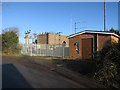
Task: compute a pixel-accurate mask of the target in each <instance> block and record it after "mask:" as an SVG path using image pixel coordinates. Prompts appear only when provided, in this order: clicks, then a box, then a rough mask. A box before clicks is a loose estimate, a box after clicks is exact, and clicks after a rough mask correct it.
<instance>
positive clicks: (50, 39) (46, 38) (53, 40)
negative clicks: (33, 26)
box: [37, 33, 69, 45]
mask: <svg viewBox="0 0 120 90" xmlns="http://www.w3.org/2000/svg"><path fill="white" fill-rule="evenodd" d="M66 37H67V36H64V35H60V44H62V43H63V42H64V41H65V42H66V44H68V45H69V40H68V38H66ZM37 43H38V44H59V35H56V34H51V33H45V34H40V35H38V36H37Z"/></svg>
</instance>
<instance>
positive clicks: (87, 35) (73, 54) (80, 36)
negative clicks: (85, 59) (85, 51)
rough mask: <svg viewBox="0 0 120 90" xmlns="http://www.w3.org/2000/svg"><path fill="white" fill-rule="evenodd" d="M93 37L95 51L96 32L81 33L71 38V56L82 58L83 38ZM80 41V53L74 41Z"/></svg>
mask: <svg viewBox="0 0 120 90" xmlns="http://www.w3.org/2000/svg"><path fill="white" fill-rule="evenodd" d="M84 38H93V51H94V34H81V35H78V36H75V37H72V38H70V39H69V56H70V58H72V59H82V43H81V42H82V39H84ZM76 42H78V43H79V54H78V53H77V51H76V49H75V48H76V47H75V45H74V43H76Z"/></svg>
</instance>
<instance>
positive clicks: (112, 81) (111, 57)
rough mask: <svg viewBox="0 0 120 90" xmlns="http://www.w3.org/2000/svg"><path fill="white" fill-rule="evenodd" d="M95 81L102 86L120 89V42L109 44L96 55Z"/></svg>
mask: <svg viewBox="0 0 120 90" xmlns="http://www.w3.org/2000/svg"><path fill="white" fill-rule="evenodd" d="M94 60H95V73H94V77H93V78H94V79H95V80H97V81H99V82H101V83H102V84H104V85H106V86H108V87H112V88H120V42H119V43H113V42H108V43H107V46H106V47H104V48H103V49H102V50H101V51H99V52H96V53H95V58H94Z"/></svg>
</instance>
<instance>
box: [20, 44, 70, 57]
mask: <svg viewBox="0 0 120 90" xmlns="http://www.w3.org/2000/svg"><path fill="white" fill-rule="evenodd" d="M21 54H23V55H29V56H51V57H62V58H67V57H69V45H66V44H29V45H25V44H23V45H22V50H21Z"/></svg>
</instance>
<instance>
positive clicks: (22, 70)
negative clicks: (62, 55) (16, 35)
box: [2, 56, 103, 88]
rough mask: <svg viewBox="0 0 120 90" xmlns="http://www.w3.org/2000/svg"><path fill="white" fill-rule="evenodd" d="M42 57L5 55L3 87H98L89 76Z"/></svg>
mask: <svg viewBox="0 0 120 90" xmlns="http://www.w3.org/2000/svg"><path fill="white" fill-rule="evenodd" d="M56 61H57V60H56ZM56 61H55V60H53V59H45V58H40V57H13V56H7V57H5V56H3V67H2V69H3V73H2V76H3V78H2V80H3V88H97V87H103V86H102V85H99V84H96V83H95V82H94V81H92V80H90V79H89V78H87V77H85V76H83V75H80V74H79V73H77V72H73V71H71V70H69V69H67V68H65V67H63V66H65V64H64V63H63V64H61V61H60V60H59V61H60V63H58V61H57V63H55V62H56Z"/></svg>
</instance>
